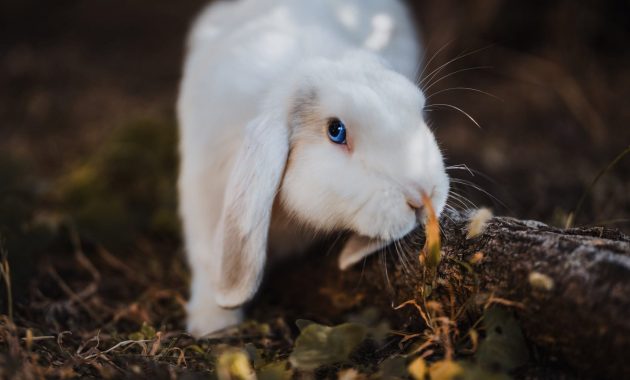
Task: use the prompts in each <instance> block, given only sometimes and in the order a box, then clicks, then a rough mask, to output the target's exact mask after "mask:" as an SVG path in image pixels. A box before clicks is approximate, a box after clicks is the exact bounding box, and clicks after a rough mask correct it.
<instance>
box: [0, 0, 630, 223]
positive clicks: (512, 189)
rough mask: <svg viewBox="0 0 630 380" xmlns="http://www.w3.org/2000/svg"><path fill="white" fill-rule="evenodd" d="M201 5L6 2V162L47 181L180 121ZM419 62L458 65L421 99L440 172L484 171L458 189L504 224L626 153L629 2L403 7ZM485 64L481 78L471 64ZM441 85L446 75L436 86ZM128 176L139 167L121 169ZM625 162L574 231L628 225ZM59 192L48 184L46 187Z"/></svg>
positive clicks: (2, 69) (535, 210)
mask: <svg viewBox="0 0 630 380" xmlns="http://www.w3.org/2000/svg"><path fill="white" fill-rule="evenodd" d="M204 3H205V2H204V1H179V2H173V1H167V0H151V1H149V0H134V1H120V0H113V1H78V0H58V1H46V2H42V1H35V0H22V1H14V2H8V3H7V2H4V3H3V4H2V5H0V73H1V76H0V123H1V124H0V152H2V154H3V155H5V156H6V155H10V156H12V157H13V158H15V157H17V158H18V159H19V160H21V161H23V162H27V163H28V165H27V166H28V167H29V172H30V173H35V174H36V177H37V178H36V179H37V180H39V181H41V182H42V183H45V184H48V185H50V184H51V182H50V181H54V179H55V178H57V177H58V176H60V175H62V174H63V173H66V172H68V171H70V170H72V169H73V168H75V167H76V166H77V165H81V164H82V163H83V162H85V161H86V160H87V159H88V158H89V157H90V155H91V154H92V153H93V152H94V151H95V150H96V149H98V147H99V146H100V145H102V144H103V143H104V141H105V140H106V139H107V137H108V136H109V135H110V134H111V133H112V131H114V130H116V129H117V128H122V127H123V126H125V125H126V124H128V123H129V122H133V121H134V120H165V121H167V124H170V125H172V124H173V123H174V121H173V120H174V110H173V109H174V102H175V99H176V93H177V84H178V80H179V77H180V69H181V61H182V54H183V45H184V39H185V36H186V32H187V29H188V27H189V24H190V22H191V20H192V19H193V17H194V15H195V13H196V12H197V11H198V10H199V9H200V8H201V7H202V6H203V4H204ZM412 3H413V4H411V5H412V6H411V8H412V9H413V10H412V11H413V12H414V14H416V15H417V20H418V21H419V26H420V29H421V33H422V36H423V40H424V42H425V48H426V57H425V62H426V61H427V60H429V59H430V58H431V57H433V55H434V54H435V53H436V51H438V50H439V49H441V48H442V51H441V53H440V54H439V55H438V56H437V57H436V58H435V59H433V60H432V61H431V63H430V65H429V67H428V69H427V70H426V71H425V74H426V73H429V72H430V71H431V70H433V69H434V68H436V67H438V66H440V65H441V64H443V63H445V62H447V61H448V60H450V59H453V58H455V57H457V56H458V55H460V54H461V53H466V52H471V51H474V50H476V49H482V50H481V51H478V52H476V53H474V54H472V55H470V56H467V57H464V58H462V59H460V60H458V61H456V62H453V63H452V64H451V65H449V66H447V67H446V68H445V69H444V71H443V73H442V74H449V73H452V72H455V71H457V70H461V69H470V70H466V71H462V72H459V73H456V74H454V75H452V76H450V77H447V78H446V79H445V80H443V81H441V82H439V83H437V84H436V85H435V86H432V87H431V88H430V89H429V91H428V93H429V94H431V93H435V92H439V91H441V90H445V89H448V88H452V87H471V88H475V89H478V90H480V91H484V92H488V93H490V94H492V95H494V96H496V97H497V98H498V99H499V100H497V99H496V98H493V97H491V96H487V95H484V94H482V93H480V92H473V91H465V90H451V91H445V92H441V93H439V94H437V95H435V96H434V97H432V98H431V99H430V102H429V103H440V104H443V103H447V104H451V105H454V106H457V107H459V108H461V109H462V110H464V111H465V112H467V113H469V114H470V115H471V116H472V117H474V118H475V119H476V120H477V122H478V123H479V124H480V125H481V126H482V129H481V130H479V129H478V128H477V127H476V126H475V125H474V124H473V123H472V122H471V121H470V120H468V118H467V117H465V116H463V115H462V114H460V113H459V112H457V111H455V110H453V109H444V108H436V109H432V110H431V111H428V112H427V115H428V118H429V120H430V121H431V125H432V126H433V128H434V129H435V130H436V133H437V136H438V139H439V141H440V142H441V145H442V147H443V149H444V151H445V153H446V156H447V160H448V162H449V164H466V165H467V166H468V167H470V168H471V169H475V170H478V171H479V172H481V173H482V174H483V175H485V176H487V178H486V177H484V176H482V175H476V176H475V177H470V176H469V175H467V174H466V173H465V172H459V173H455V172H453V173H452V174H454V175H457V176H460V177H462V178H466V179H468V180H471V181H473V182H475V183H477V184H478V185H480V186H481V187H482V188H483V189H485V190H487V191H488V192H489V193H490V194H492V195H493V196H495V197H496V198H498V199H499V200H500V201H502V202H503V203H504V204H505V205H506V207H503V206H501V205H500V204H498V203H496V202H495V201H493V200H492V199H491V198H488V197H484V196H483V195H482V194H481V193H479V192H478V191H472V190H466V191H464V190H461V192H463V193H465V194H466V195H467V196H468V197H470V198H471V199H472V200H474V201H475V203H476V204H478V205H490V206H493V207H494V209H495V211H496V212H497V213H499V214H509V215H514V216H517V217H520V218H536V219H540V220H542V221H545V222H550V223H554V224H563V223H564V222H565V220H566V217H567V215H568V213H570V212H571V211H573V210H574V209H575V207H576V204H577V203H578V199H579V198H580V196H581V195H582V194H583V192H585V191H586V190H587V188H588V187H589V183H590V182H591V181H592V180H593V179H594V178H595V177H596V175H597V173H598V172H599V171H600V170H601V169H603V168H604V167H605V166H606V165H607V164H608V163H610V162H611V161H612V160H613V159H614V157H615V156H616V155H617V154H619V153H620V152H621V151H623V149H624V148H625V147H627V146H628V144H629V143H630V127H629V125H628V122H629V121H630V107H629V106H628V98H629V96H630V70H628V67H630V66H629V64H630V60H629V56H630V49H629V46H628V42H627V41H628V40H630V22H628V20H629V18H630V5H629V4H630V3H628V2H627V1H624V0H619V1H600V2H595V1H581V2H578V1H571V0H566V1H547V0H537V1H526V2H513V1H507V0H493V1H455V0H447V1H423V2H412ZM479 66H483V67H484V68H479V69H473V68H475V67H479ZM440 76H441V75H440ZM128 164H129V165H133V162H129V163H128ZM629 178H630V159H625V160H622V161H621V162H620V163H619V164H618V165H617V166H616V167H615V168H614V169H613V170H612V171H611V172H610V173H608V174H606V175H605V176H604V177H603V178H601V179H600V180H599V181H598V183H597V184H596V185H595V186H594V187H593V189H592V193H590V194H589V195H588V196H587V197H586V202H585V207H584V208H583V209H582V210H581V212H580V215H578V217H577V223H578V224H613V225H614V226H617V227H619V228H623V229H626V230H627V226H628V221H627V218H628V215H629V213H628V211H629V210H630V196H628V194H630V181H629ZM53 183H54V182H53Z"/></svg>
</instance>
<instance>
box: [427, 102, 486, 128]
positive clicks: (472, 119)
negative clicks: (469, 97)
mask: <svg viewBox="0 0 630 380" xmlns="http://www.w3.org/2000/svg"><path fill="white" fill-rule="evenodd" d="M428 107H445V108H451V109H454V110H456V111H458V112H460V113H462V114H463V115H465V116H466V117H467V118H468V119H470V121H472V122H473V123H475V125H476V126H477V127H478V128H479V129H481V125H479V123H477V120H475V118H473V117H472V116H470V114H469V113H468V112H466V111H464V110H463V109H461V108H459V107H456V106H454V105H452V104H448V103H436V104H431V105H429V106H428Z"/></svg>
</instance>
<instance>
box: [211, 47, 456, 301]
mask: <svg viewBox="0 0 630 380" xmlns="http://www.w3.org/2000/svg"><path fill="white" fill-rule="evenodd" d="M424 101H425V99H424V96H423V94H422V93H421V91H420V90H419V89H418V88H417V87H416V86H415V85H414V84H413V83H412V82H410V81H409V80H408V79H406V78H405V77H403V76H401V75H399V74H397V73H395V72H393V71H391V70H389V69H387V68H386V67H385V65H384V64H382V63H381V62H380V61H378V60H377V59H376V58H373V57H372V56H368V55H363V54H351V55H348V56H347V57H344V58H342V59H340V60H336V61H330V60H323V59H322V60H316V61H312V62H309V63H307V64H305V65H304V66H303V67H301V68H300V69H298V70H296V75H295V76H293V77H292V78H291V79H289V80H287V83H286V85H279V86H278V88H277V89H275V90H273V91H272V93H271V96H270V101H269V102H267V104H266V106H265V107H264V108H263V111H262V112H261V115H260V116H259V117H258V118H257V119H255V120H253V121H252V122H251V123H250V124H249V125H248V126H247V130H246V133H245V141H244V143H243V144H242V147H241V150H240V151H239V153H238V157H237V159H236V164H235V166H234V169H233V171H232V173H231V176H230V181H229V183H228V187H227V191H226V198H225V205H224V209H223V215H222V221H221V225H222V228H221V229H220V233H221V234H223V236H222V237H221V238H220V239H219V240H221V241H222V246H221V247H220V249H221V250H222V255H223V256H222V267H221V276H220V277H221V278H220V281H219V282H220V287H219V294H218V296H217V301H218V303H219V304H220V305H222V306H226V307H229V306H237V305H239V304H241V303H243V302H245V301H246V300H247V299H249V298H250V297H251V296H252V295H253V294H254V292H255V291H256V289H257V287H258V284H259V281H260V278H261V274H262V270H263V267H264V262H265V253H266V248H267V232H268V230H269V224H270V220H271V211H272V207H273V205H274V203H275V204H280V205H281V206H280V207H283V209H284V211H285V212H287V213H288V214H289V215H290V216H291V217H293V218H294V219H295V220H296V221H298V222H299V223H303V224H305V225H308V226H309V227H311V228H313V229H315V230H317V231H321V232H330V231H338V230H347V231H351V232H352V233H353V237H351V239H350V240H349V241H348V242H347V243H346V247H345V248H344V251H343V253H342V257H345V258H346V261H345V264H344V263H342V266H345V265H347V264H348V263H350V262H352V261H356V260H357V258H359V257H363V256H364V255H365V254H368V253H370V252H371V251H373V250H375V249H378V248H380V247H381V246H383V245H384V244H386V243H387V242H390V241H392V240H396V239H400V238H402V237H403V236H404V235H406V234H407V233H409V232H410V231H411V230H412V229H413V228H414V227H416V226H417V225H418V224H419V223H421V222H422V221H423V218H424V213H423V206H422V200H421V194H422V193H423V192H424V193H426V194H427V195H429V196H430V198H431V199H432V203H433V205H434V208H435V210H436V212H437V213H439V212H441V211H442V209H443V208H444V206H445V203H446V198H447V195H448V187H449V180H448V177H447V175H446V172H445V169H444V164H443V158H442V154H441V153H440V150H439V148H438V145H437V143H436V141H435V138H434V136H433V134H432V132H431V131H430V130H429V128H428V127H427V125H426V123H425V121H424V119H423V115H422V108H423V106H424ZM276 201H278V202H276Z"/></svg>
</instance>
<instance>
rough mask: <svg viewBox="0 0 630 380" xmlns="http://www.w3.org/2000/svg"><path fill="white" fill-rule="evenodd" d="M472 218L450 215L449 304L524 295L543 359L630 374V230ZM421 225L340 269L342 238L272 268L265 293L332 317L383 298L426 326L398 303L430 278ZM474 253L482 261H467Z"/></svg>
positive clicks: (443, 267) (594, 371)
mask: <svg viewBox="0 0 630 380" xmlns="http://www.w3.org/2000/svg"><path fill="white" fill-rule="evenodd" d="M468 222H469V218H468V215H467V214H464V213H451V214H449V215H446V216H445V217H444V218H442V222H441V224H442V229H443V231H444V235H443V242H442V244H443V245H442V248H443V251H444V259H443V260H442V263H441V264H440V267H439V274H438V286H437V287H436V288H435V290H434V291H435V292H436V293H435V294H434V297H436V298H437V299H442V300H443V301H444V302H443V303H444V304H445V305H449V304H452V302H451V299H452V300H453V301H454V306H455V308H460V307H461V306H462V305H464V304H470V305H476V306H474V307H470V308H468V309H470V311H469V312H468V313H467V316H466V317H467V318H470V320H471V321H472V320H473V319H474V318H477V317H478V315H477V316H475V315H474V311H473V310H474V309H476V310H479V307H478V305H479V304H482V303H483V302H487V300H488V298H489V297H494V298H501V299H503V300H508V301H510V302H512V303H514V304H515V305H516V306H515V307H513V310H514V311H515V313H516V315H517V317H518V318H519V320H520V324H521V327H522V329H523V332H524V334H525V336H526V338H527V340H528V342H530V343H531V344H532V347H534V351H535V352H536V353H537V355H538V356H537V360H538V364H537V365H540V363H541V362H543V363H547V364H549V365H556V364H553V362H554V361H555V360H558V362H559V363H560V365H561V366H562V367H565V364H566V366H568V367H569V368H572V369H573V370H574V375H577V377H581V376H584V375H586V376H589V377H590V376H595V377H599V378H601V377H609V378H630V360H629V358H630V237H629V236H627V235H624V234H622V233H621V232H618V231H615V230H610V229H605V228H574V229H566V230H564V229H558V228H553V227H550V226H547V225H545V224H543V223H540V222H536V221H523V220H518V219H514V218H507V217H495V218H492V219H491V220H490V221H489V222H488V223H487V224H486V228H485V231H484V232H483V233H482V234H481V235H478V236H477V237H475V238H471V239H467V237H466V234H467V232H468V227H467V226H468ZM415 235H416V239H407V240H406V241H403V242H400V244H398V249H397V250H396V249H395V247H390V249H389V250H388V252H387V253H386V254H384V255H380V258H379V255H374V256H372V257H370V258H368V259H367V260H365V262H364V263H363V264H359V265H356V266H354V267H353V268H351V269H349V270H347V271H345V272H340V271H339V270H338V269H337V251H338V250H337V249H335V248H333V249H326V250H320V252H313V254H310V255H308V256H307V257H306V258H302V259H300V260H296V261H294V262H289V263H284V264H282V265H281V266H280V267H277V268H276V269H275V270H273V271H272V272H271V273H270V275H269V276H268V279H267V281H266V285H265V287H266V288H265V289H263V291H262V294H263V295H262V297H261V298H260V301H259V302H265V303H266V304H269V303H271V304H275V305H277V307H278V308H279V309H281V310H283V312H284V314H285V315H286V313H287V311H288V312H289V315H291V313H294V316H295V317H300V318H309V317H311V318H313V319H316V320H318V321H327V320H328V321H329V322H336V318H339V316H340V315H342V314H344V313H347V312H350V311H353V310H358V309H361V308H364V307H368V306H375V307H378V308H379V309H380V310H382V311H383V313H384V314H386V315H387V316H388V317H389V318H390V320H394V321H396V323H397V324H398V326H396V327H401V328H406V329H409V330H414V329H415V331H421V330H422V329H423V328H424V324H423V322H422V319H421V318H419V317H418V315H417V314H413V313H412V310H403V311H401V310H394V309H393V307H392V306H395V305H398V304H400V303H402V302H404V301H407V300H409V299H414V298H417V295H418V289H420V288H422V287H423V286H424V284H423V282H422V279H421V277H420V276H418V275H417V274H418V273H421V268H420V266H419V261H418V252H419V250H420V248H421V247H422V244H423V240H424V239H423V238H422V236H421V235H422V231H418V233H417V234H415ZM397 251H398V252H397ZM479 252H481V254H478V253H479ZM476 254H477V256H476V257H477V258H479V257H482V259H481V261H480V262H479V263H477V264H475V265H464V264H463V263H468V262H470V260H471V259H472V258H473V257H475V255H476ZM405 262H407V263H408V264H409V265H407V266H405V265H403V264H404V263H405ZM471 267H472V272H471V270H470V268H471ZM473 273H474V274H473ZM471 294H474V296H473V297H471ZM440 297H441V298H440ZM473 300H474V302H471V301H473ZM257 309H258V308H256V307H255V304H254V308H253V310H254V313H255V312H256V310H257ZM526 377H528V376H526Z"/></svg>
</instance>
